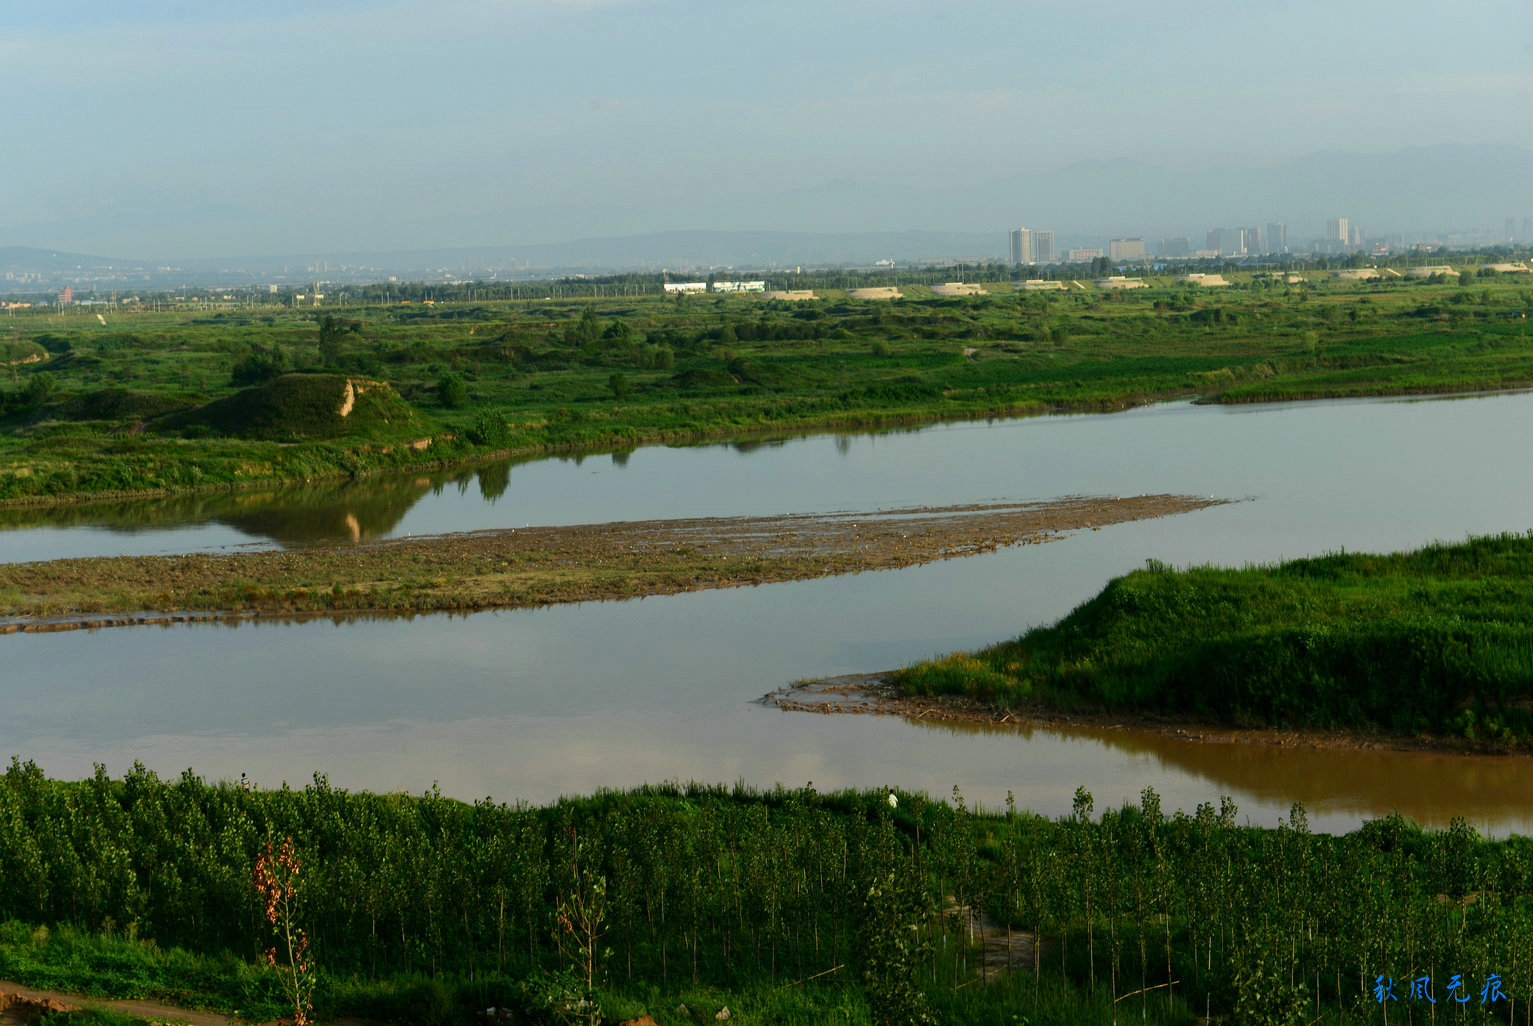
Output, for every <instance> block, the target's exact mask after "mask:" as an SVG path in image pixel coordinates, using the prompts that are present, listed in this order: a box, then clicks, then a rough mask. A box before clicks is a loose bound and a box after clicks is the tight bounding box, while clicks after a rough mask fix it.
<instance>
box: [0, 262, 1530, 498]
mask: <svg viewBox="0 0 1533 1026" xmlns="http://www.w3.org/2000/svg"><path fill="white" fill-rule="evenodd" d="M1231 277H1232V279H1233V280H1234V281H1235V282H1236V284H1234V285H1232V286H1230V287H1227V288H1218V289H1202V290H1199V289H1196V288H1194V287H1191V286H1178V285H1174V284H1171V283H1170V281H1169V279H1167V280H1166V281H1165V282H1161V281H1160V280H1159V279H1155V281H1156V283H1157V287H1154V288H1147V289H1140V290H1135V291H1132V292H1114V293H1109V292H1099V291H1097V290H1096V289H1095V288H1094V287H1088V288H1087V289H1086V290H1078V289H1074V288H1073V287H1072V289H1071V290H1070V291H1069V292H1061V293H1013V292H1011V291H1010V286H1009V285H1007V284H1005V283H999V284H992V285H990V286H988V287H989V288H990V290H991V291H990V294H988V295H982V296H964V297H953V298H942V297H932V296H931V295H930V291H929V289H928V288H927V287H925V286H921V285H917V286H909V285H907V286H906V291H907V292H908V293H909V295H907V297H906V298H903V299H899V300H895V301H884V302H880V301H871V300H870V301H857V300H850V299H846V298H844V292H842V291H840V290H835V289H822V290H821V292H822V293H823V295H824V297H825V298H822V299H818V300H815V301H810V302H787V301H774V300H765V299H762V298H760V297H756V296H751V295H703V296H690V297H683V298H680V299H676V298H661V297H658V296H621V295H620V296H616V297H613V296H603V297H600V298H581V299H563V298H561V299H558V300H549V299H522V300H476V301H448V300H444V301H442V302H434V303H432V304H430V305H427V304H425V303H424V302H417V301H413V300H412V301H411V302H409V303H407V304H406V303H402V302H397V301H396V302H392V303H389V304H387V305H385V304H384V303H383V302H381V301H378V302H374V303H372V305H367V304H364V303H363V302H362V300H363V299H364V298H366V297H365V296H363V295H358V296H356V297H353V298H351V299H349V300H348V299H346V298H345V297H342V298H341V300H340V301H339V302H338V303H337V304H336V305H334V306H328V307H325V308H323V309H315V308H302V307H300V308H296V309H294V308H288V307H281V306H275V305H255V303H254V302H253V301H252V302H247V303H244V304H241V303H238V302H233V301H231V302H228V303H223V304H212V306H213V307H215V308H212V309H207V308H205V309H169V310H165V309H161V310H152V309H134V308H125V309H113V310H112V311H111V312H110V314H107V315H103V316H102V318H101V320H104V321H105V322H106V323H104V324H103V323H100V320H98V319H97V317H96V316H95V315H94V314H93V313H84V312H80V311H75V310H70V309H69V308H64V310H63V311H60V310H57V309H55V310H53V311H51V312H48V311H42V310H32V311H23V312H21V313H20V314H18V315H15V316H12V317H9V318H7V320H6V321H5V324H4V330H5V332H8V334H9V337H8V339H5V338H0V347H7V348H4V349H0V355H5V354H7V353H8V354H9V355H10V357H11V359H8V360H5V361H3V363H0V502H10V503H15V502H26V501H45V502H46V501H54V500H57V499H60V498H65V497H79V496H97V497H99V496H110V495H125V494H138V493H145V492H161V493H163V492H181V491H192V490H198V489H209V488H220V487H239V486H248V485H252V484H258V483H271V482H276V481H301V480H316V479H330V478H338V477H346V476H354V475H357V474H365V473H368V472H370V471H375V470H382V469H387V468H390V467H400V466H425V465H452V464H457V463H462V462H464V461H466V460H471V459H473V458H474V457H475V456H477V455H485V454H488V453H503V452H506V451H511V452H516V453H524V454H531V453H542V452H551V451H570V450H613V449H622V448H626V447H631V446H634V445H637V444H639V443H641V442H652V441H685V440H696V439H704V438H716V437H724V436H731V435H743V434H749V433H751V432H759V431H768V430H783V429H808V428H847V427H855V426H870V425H879V424H895V423H916V422H923V421H930V420H937V419H945V418H965V417H987V416H1012V415H1024V414H1029V413H1039V412H1044V411H1049V410H1113V409H1120V408H1122V407H1124V406H1125V405H1129V404H1134V403H1141V402H1145V401H1149V400H1154V399H1163V398H1167V397H1174V396H1184V395H1197V396H1201V397H1203V398H1204V399H1207V400H1210V401H1219V402H1258V401H1271V400H1282V399H1298V398H1314V397H1324V396H1357V395H1387V394H1401V393H1413V392H1445V391H1461V390H1475V389H1493V388H1505V387H1510V386H1523V385H1533V340H1530V339H1529V338H1528V336H1527V333H1526V327H1525V325H1526V323H1527V320H1526V318H1525V316H1524V315H1525V314H1526V313H1527V312H1529V311H1530V310H1533V288H1530V287H1529V284H1528V282H1527V280H1526V278H1525V276H1496V277H1486V278H1478V277H1466V278H1465V281H1466V282H1468V284H1466V285H1458V284H1437V283H1422V282H1407V281H1405V280H1402V279H1393V278H1391V279H1389V280H1387V281H1379V282H1332V281H1328V280H1323V279H1322V278H1320V277H1312V278H1310V279H1307V280H1306V281H1304V282H1302V283H1300V284H1287V283H1277V282H1272V281H1266V280H1256V279H1252V278H1251V277H1250V276H1249V275H1237V274H1233V273H1232V275H1231ZM1088 285H1089V283H1088ZM613 291H617V290H616V289H614V290H613ZM467 294H471V293H470V292H469V290H458V292H457V293H456V295H459V296H462V295H467ZM201 305H202V306H204V307H207V306H209V304H206V303H204V304H201ZM41 356H46V359H38V357H41ZM24 361H31V362H24ZM6 378H8V379H9V380H5V379H6ZM348 382H349V383H352V384H353V386H354V387H356V388H362V389H363V390H364V394H365V395H364V397H365V398H366V403H365V404H362V407H363V408H359V409H358V410H357V411H356V412H354V413H350V414H349V415H348V416H347V417H340V416H339V415H338V410H339V409H340V408H341V406H342V405H344V400H343V396H342V393H343V392H344V390H345V389H346V388H347V387H348ZM369 383H373V384H369ZM359 403H360V400H359Z"/></svg>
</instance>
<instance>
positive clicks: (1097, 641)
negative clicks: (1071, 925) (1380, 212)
mask: <svg viewBox="0 0 1533 1026" xmlns="http://www.w3.org/2000/svg"><path fill="white" fill-rule="evenodd" d="M1530 610H1533V533H1530V534H1527V535H1512V534H1503V535H1499V536H1496V537H1484V538H1473V539H1471V540H1469V541H1467V542H1464V543H1461V544H1456V545H1448V544H1437V545H1431V546H1428V547H1426V548H1424V549H1421V550H1419V551H1416V552H1410V553H1403V554H1395V555H1365V554H1338V555H1331V556H1324V557H1320V558H1315V559H1301V560H1293V561H1291V562H1286V563H1282V564H1279V565H1277V566H1266V567H1247V568H1245V569H1240V570H1231V569H1219V568H1214V567H1194V568H1191V569H1187V570H1183V571H1178V572H1172V571H1169V570H1167V569H1166V568H1165V567H1163V566H1158V565H1155V566H1151V567H1149V568H1147V569H1145V570H1138V571H1135V572H1133V573H1130V574H1127V575H1126V576H1123V577H1119V578H1115V579H1114V580H1112V581H1110V582H1109V583H1108V584H1107V586H1106V587H1105V588H1103V589H1102V591H1101V593H1100V594H1098V595H1097V596H1096V597H1095V598H1092V599H1090V600H1089V601H1087V602H1085V603H1083V604H1082V605H1080V606H1079V607H1077V608H1076V609H1075V610H1074V611H1073V612H1071V613H1070V614H1069V615H1068V616H1066V617H1065V618H1064V619H1063V620H1061V621H1060V622H1059V623H1057V624H1054V625H1052V626H1047V627H1039V628H1035V629H1033V630H1031V631H1029V632H1028V633H1026V634H1024V635H1023V636H1022V637H1020V638H1018V639H1016V640H1014V641H1009V642H1004V643H1002V644H998V645H995V646H992V647H990V648H987V649H983V650H981V651H979V652H974V653H958V654H955V655H952V656H947V657H944V658H939V659H934V660H927V661H924V662H921V663H917V664H916V665H914V666H911V667H908V668H906V669H904V670H900V671H898V672H897V673H895V674H894V675H893V679H894V681H895V682H896V683H898V684H899V685H900V686H902V687H904V688H905V689H907V690H909V691H911V692H914V693H922V694H943V693H960V694H966V695H968V696H970V697H971V698H974V699H976V700H978V701H981V702H985V703H989V704H992V705H995V706H998V707H1005V706H1009V705H1016V704H1020V703H1024V702H1040V703H1043V704H1045V705H1055V706H1067V707H1090V708H1099V709H1105V710H1114V711H1124V710H1132V711H1140V712H1152V713H1165V714H1175V715H1182V716H1193V717H1198V718H1204V719H1211V720H1217V721H1222V722H1231V723H1237V724H1248V725H1263V726H1281V727H1347V728H1356V729H1362V730H1378V731H1393V732H1398V733H1416V732H1431V733H1437V734H1460V735H1462V736H1464V737H1465V738H1466V739H1468V740H1470V741H1481V742H1493V743H1496V744H1501V745H1522V744H1526V743H1528V742H1529V741H1530V740H1533V714H1530V711H1529V709H1530V707H1533V614H1530Z"/></svg>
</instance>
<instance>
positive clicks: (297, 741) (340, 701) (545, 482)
mask: <svg viewBox="0 0 1533 1026" xmlns="http://www.w3.org/2000/svg"><path fill="white" fill-rule="evenodd" d="M1530 429H1533V396H1529V395H1505V396H1492V397H1477V398H1471V399H1455V400H1434V401H1412V402H1376V401H1375V402H1340V403H1315V404H1293V405H1285V406H1261V407H1241V408H1235V409H1229V408H1222V407H1194V406H1191V405H1187V404H1175V405H1166V406H1157V407H1150V408H1147V409H1143V410H1138V411H1133V412H1130V413H1126V414H1117V415H1111V416H1090V417H1061V418H1040V419H1034V420H1025V421H1010V422H1002V423H996V424H989V425H985V424H960V425H948V426H941V427H934V428H928V429H924V430H921V431H916V432H907V433H900V434H883V435H869V436H849V437H845V436H844V437H829V436H818V437H810V438H804V439H797V440H792V441H788V442H782V443H770V444H757V445H752V446H709V447H700V448H687V449H666V448H655V449H641V450H638V451H636V452H634V453H632V454H630V455H629V456H627V457H588V458H586V459H585V460H583V461H579V462H577V461H574V460H565V461H560V460H550V461H542V462H536V463H525V464H520V465H516V466H510V467H500V468H495V467H491V468H482V469H481V470H480V471H479V472H477V473H469V474H465V475H461V476H460V478H459V479H458V480H446V479H438V480H437V481H430V480H427V481H424V482H418V481H417V480H416V479H413V478H412V479H406V480H400V481H391V482H372V483H368V484H366V485H365V486H363V487H361V488H357V489H344V488H325V489H313V490H310V491H308V492H307V493H306V494H305V495H304V496H294V495H292V494H291V493H290V494H289V495H288V496H287V497H281V496H276V495H272V496H263V497H257V496H243V497H240V498H243V499H245V500H247V502H246V505H245V506H244V507H243V508H238V509H232V510H231V509H230V508H227V507H219V508H215V509H211V510H209V509H207V508H203V509H197V508H190V509H188V508H185V507H184V506H183V507H182V508H180V509H179V510H177V509H174V508H172V505H171V504H160V505H159V506H158V507H157V508H154V509H144V508H139V509H136V510H134V509H119V510H115V511H108V515H109V516H110V517H111V518H113V520H112V522H110V523H104V524H103V523H97V524H95V525H89V524H85V523H76V524H75V525H74V526H65V525H60V524H58V523H55V524H54V525H53V526H48V525H46V524H43V525H38V524H36V523H35V522H34V523H33V524H32V525H31V526H26V525H25V524H23V523H21V522H20V521H13V523H14V524H18V525H19V526H13V527H12V529H10V530H8V531H4V532H0V544H3V545H4V546H7V547H5V548H3V549H0V558H4V559H37V558H49V557H51V556H56V555H61V554H77V553H83V552H102V553H105V552H126V551H158V550H167V551H186V550H190V549H192V548H198V547H202V548H206V547H217V546H220V545H236V544H248V543H252V542H255V543H262V544H285V545H291V544H302V543H307V542H313V541H317V540H324V539H344V538H347V537H355V536H365V535H373V536H385V535H398V534H422V533H436V532H441V531H450V530H467V529H476V528H483V527H495V526H510V525H512V524H516V525H520V524H522V523H581V522H600V521H608V520H623V519H635V518H649V517H662V516H698V515H714V514H735V513H773V512H790V511H801V510H829V509H873V508H877V507H878V506H894V505H911V504H920V503H954V502H967V501H981V500H1014V499H1029V500H1031V499H1046V498H1053V497H1057V496H1061V495H1070V494H1103V495H1109V494H1119V495H1127V494H1138V493H1141V492H1162V491H1168V492H1183V493H1193V494H1203V495H1210V494H1213V495H1221V496H1229V497H1236V498H1243V499H1246V500H1247V501H1243V502H1240V503H1238V504H1235V505H1230V506H1222V507H1217V508H1213V509H1208V510H1203V511H1200V512H1197V513H1192V514H1187V515H1184V516H1180V517H1172V518H1167V519H1164V520H1157V521H1148V522H1142V523H1136V524H1126V525H1119V526H1115V527H1110V528H1106V529H1103V530H1100V531H1087V532H1081V533H1079V534H1077V535H1074V536H1072V537H1069V538H1066V539H1065V540H1062V541H1059V542H1056V543H1053V544H1050V545H1044V546H1027V547H1025V548H1022V549H1013V550H1007V551H1003V552H998V553H995V554H992V555H987V556H981V557H974V558H970V559H964V560H958V561H953V562H948V563H941V564H934V565H930V566H926V567H916V568H912V569H909V570H900V571H891V572H881V573H868V574H859V575H853V576H848V577H843V578H836V579H831V580H821V581H806V582H795V583H789V584H779V585H769V586H764V587H759V588H749V589H738V590H732V591H720V592H704V593H695V594H688V595H678V596H671V597H663V598H650V599H645V600H639V601H632V602H624V603H597V604H588V605H582V606H563V607H554V608H549V609H542V610H530V611H518V612H509V613H498V614H497V613H487V614H478V615H475V616H470V617H446V616H429V617H418V618H415V619H413V620H409V621H404V620H396V621H355V622H348V623H344V624H340V625H336V624H332V623H330V622H328V621H319V622H309V623H302V624H259V625H257V624H245V625H242V626H238V627H228V626H209V625H192V626H178V627H169V628H160V627H146V628H128V629H122V628H119V629H113V630H105V631H99V632H95V633H84V632H76V633H71V634H57V635H13V636H10V637H6V638H3V639H0V703H3V707H4V708H5V710H6V711H5V715H4V716H3V717H0V752H4V753H17V754H20V755H22V756H23V757H32V758H35V759H37V761H38V762H39V763H41V764H42V765H43V766H44V768H45V769H47V770H48V771H49V772H50V773H53V774H56V775H60V776H78V775H83V774H86V773H88V772H89V771H90V766H91V763H92V762H93V761H100V762H105V763H106V764H107V765H108V768H109V769H111V770H112V771H113V772H121V771H122V770H124V769H125V768H127V766H128V765H129V764H130V763H131V762H132V761H133V760H135V759H137V760H141V761H143V762H144V763H145V764H147V765H149V766H150V767H151V768H154V769H156V770H158V771H160V772H162V773H177V772H179V771H180V770H182V769H185V768H186V767H188V766H191V767H194V768H195V769H196V770H197V771H198V772H199V773H201V774H203V775H205V776H207V777H209V778H212V779H218V778H221V777H229V778H237V777H238V776H239V774H240V773H241V772H248V773H249V774H250V775H251V776H252V777H254V778H256V779H257V780H259V781H262V782H263V783H266V784H277V783H279V782H281V781H283V780H286V781H289V782H292V783H294V784H301V783H303V782H305V781H306V780H307V779H308V778H309V777H310V775H311V774H312V773H313V772H315V771H321V772H325V773H328V774H329V776H330V779H331V781H332V782H333V783H335V784H337V785H338V786H343V787H351V788H364V787H365V788H371V789H375V790H382V789H405V790H411V791H419V790H422V789H424V788H426V787H429V786H430V784H431V782H432V781H440V783H441V785H442V787H443V789H444V791H446V792H448V793H451V794H454V795H457V796H459V797H463V798H473V797H482V796H485V795H493V796H494V797H496V798H497V799H505V800H514V799H518V798H523V799H529V800H533V801H544V800H548V799H550V798H553V797H556V796H557V795H559V794H563V793H578V792H585V791H590V790H592V789H595V788H599V787H605V786H611V787H621V786H629V785H632V784H637V783H641V782H644V781H657V780H664V779H669V778H671V777H679V778H680V779H682V780H687V779H692V778H695V779H700V780H706V781H726V782H732V781H734V780H736V779H744V780H746V781H749V782H751V783H754V784H761V785H766V786H770V785H771V784H772V783H774V782H778V781H780V782H782V783H784V784H787V785H790V786H797V785H801V784H803V783H804V782H805V781H809V780H812V781H813V782H814V784H815V786H816V787H818V788H821V789H822V790H823V789H826V788H833V787H840V786H868V787H872V786H884V785H895V786H900V787H905V788H911V789H919V790H923V791H926V792H928V793H930V794H933V795H945V794H947V793H949V792H950V790H951V788H952V787H953V785H955V784H957V785H959V786H960V787H961V788H962V790H963V791H964V793H965V795H966V796H967V797H968V798H969V799H970V800H971V801H972V800H977V801H980V802H982V803H984V804H986V805H987V806H993V807H999V806H1000V805H1001V804H1002V803H1003V802H1004V801H1005V797H1006V793H1007V792H1008V791H1011V792H1013V793H1014V794H1015V796H1016V799H1017V802H1018V804H1019V805H1021V806H1023V807H1026V808H1031V809H1034V810H1037V811H1039V812H1043V813H1047V814H1050V815H1058V814H1062V813H1065V812H1068V811H1069V808H1070V801H1071V797H1072V795H1073V793H1074V790H1075V788H1076V787H1077V786H1078V785H1083V786H1085V787H1087V788H1088V789H1090V790H1091V791H1092V792H1093V794H1094V795H1095V797H1096V801H1097V807H1098V808H1099V809H1100V808H1103V807H1106V806H1108V805H1116V804H1119V803H1121V802H1123V801H1127V800H1137V797H1138V793H1139V790H1140V789H1141V788H1142V787H1144V786H1146V785H1150V786H1154V787H1155V788H1156V789H1157V790H1158V791H1160V793H1161V795H1162V797H1163V801H1164V802H1165V804H1166V806H1167V807H1168V808H1172V809H1174V808H1177V807H1181V808H1186V809H1188V810H1191V809H1192V808H1193V807H1194V806H1195V805H1196V804H1197V803H1199V802H1203V801H1214V802H1217V801H1218V796H1219V795H1221V794H1229V795H1232V796H1233V797H1234V798H1235V799H1236V801H1237V802H1238V803H1239V805H1240V807H1241V811H1242V814H1243V815H1245V816H1247V817H1249V819H1250V820H1251V821H1252V822H1256V823H1273V822H1276V820H1277V819H1278V818H1279V817H1280V816H1284V815H1286V814H1287V812H1288V808H1289V805H1290V804H1291V803H1292V802H1293V801H1303V802H1304V803H1305V804H1306V806H1307V807H1308V808H1309V810H1310V815H1311V822H1312V823H1314V824H1315V825H1316V826H1317V827H1318V828H1322V829H1345V828H1347V827H1350V826H1352V825H1355V824H1356V823H1357V822H1359V821H1360V820H1361V819H1364V818H1368V817H1371V816H1375V815H1379V814H1384V813H1388V812H1390V811H1393V810H1394V809H1396V808H1398V809H1399V810H1400V811H1402V812H1405V813H1407V814H1409V815H1412V816H1414V817H1416V818H1417V819H1419V820H1421V821H1422V822H1430V823H1446V821H1447V820H1448V819H1449V818H1450V817H1452V816H1454V815H1463V816H1466V817H1467V818H1469V819H1470V821H1471V822H1475V823H1477V824H1479V825H1480V826H1482V827H1483V828H1487V829H1490V830H1493V831H1495V832H1506V831H1508V830H1514V829H1515V830H1526V829H1527V828H1528V827H1529V825H1530V821H1533V802H1530V801H1529V799H1530V798H1533V794H1530V792H1533V760H1528V759H1506V758H1466V757H1456V756H1445V755H1436V754H1417V753H1393V752H1372V751H1370V752H1329V751H1323V752H1317V751H1289V750H1281V749H1276V748H1272V747H1268V746H1259V745H1209V744H1194V743H1189V742H1178V741H1176V740H1174V739H1170V738H1164V737H1159V736H1144V735H1137V734H1130V733H1123V732H1115V731H1074V732H1069V733H1061V732H1057V731H1045V730H1031V731H1015V730H1003V731H996V730H974V729H965V730H955V729H952V728H942V727H933V726H928V725H920V724H911V723H907V722H904V721H901V720H897V719H892V718H887V717H821V716H814V715H808V714H787V713H780V712H778V711H776V710H772V709H766V708H762V707H760V706H758V705H754V704H752V703H751V701H750V700H751V699H753V698H755V697H756V696H758V695H760V694H762V693H764V692H766V691H768V690H771V689H773V688H776V687H779V686H781V685H782V684H783V683H784V682H785V681H788V680H792V679H795V678H798V677H803V676H818V675H824V674H835V673H849V672H857V671H866V670H877V669H882V668H887V667H891V666H895V665H899V664H901V663H904V662H907V661H909V660H911V659H913V658H917V657H919V656H923V655H929V654H932V653H937V652H943V651H947V650H950V649H953V648H958V647H974V646H977V645H981V644H985V643H988V642H990V641H994V640H997V639H1000V638H1004V637H1009V636H1012V635H1015V634H1016V633H1018V632H1019V631H1021V630H1023V629H1025V628H1026V627H1028V626H1031V625H1033V624H1037V623H1043V622H1049V621H1052V620H1055V619H1057V618H1058V617H1060V616H1061V615H1063V614H1064V613H1066V612H1068V611H1069V609H1070V608H1071V607H1073V606H1074V605H1075V604H1076V603H1078V602H1080V601H1082V600H1084V599H1085V598H1087V597H1089V596H1090V595H1092V594H1094V593H1095V592H1096V591H1097V590H1099V589H1100V587H1101V585H1102V584H1103V582H1104V581H1105V580H1106V579H1107V578H1108V577H1110V576H1112V575H1114V574H1118V573H1122V572H1124V571H1126V570H1129V569H1132V568H1133V567H1135V566H1139V565H1142V564H1143V561H1144V560H1145V559H1147V558H1156V559H1161V560H1165V561H1167V562H1170V563H1173V564H1187V563H1192V562H1216V563H1224V564H1236V565H1239V564H1241V563H1245V562H1253V561H1267V560H1273V559H1277V558H1281V557H1284V556H1298V555H1304V554H1311V553H1320V552H1325V551H1333V550H1336V549H1340V548H1348V549H1368V550H1376V551H1386V550H1393V549H1401V548H1409V547H1414V546H1417V545H1420V544H1422V543H1425V542H1428V541H1432V540H1435V539H1458V538H1462V537H1463V536H1464V535H1465V534H1467V533H1484V532H1493V531H1502V530H1518V531H1522V530H1527V529H1529V528H1530V527H1533V516H1530V514H1529V510H1530V509H1533V471H1530V469H1529V468H1530V467H1533V441H1530V439H1533V431H1530ZM223 498H232V497H223ZM306 502H307V505H306V504H305V503H306Z"/></svg>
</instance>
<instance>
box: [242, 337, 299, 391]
mask: <svg viewBox="0 0 1533 1026" xmlns="http://www.w3.org/2000/svg"><path fill="white" fill-rule="evenodd" d="M288 369H289V367H288V361H287V353H285V352H283V351H282V350H281V349H280V348H278V347H277V346H272V347H271V348H270V349H263V348H261V347H260V346H252V347H251V350H250V352H249V353H247V354H246V355H245V356H243V357H241V358H240V359H238V360H235V361H234V370H233V372H232V373H231V374H230V375H229V383H230V384H232V385H233V386H234V387H235V388H249V387H250V386H251V385H260V384H264V383H265V382H267V381H270V380H271V379H272V378H275V377H277V376H278V375H281V374H286V373H287V372H288Z"/></svg>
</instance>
